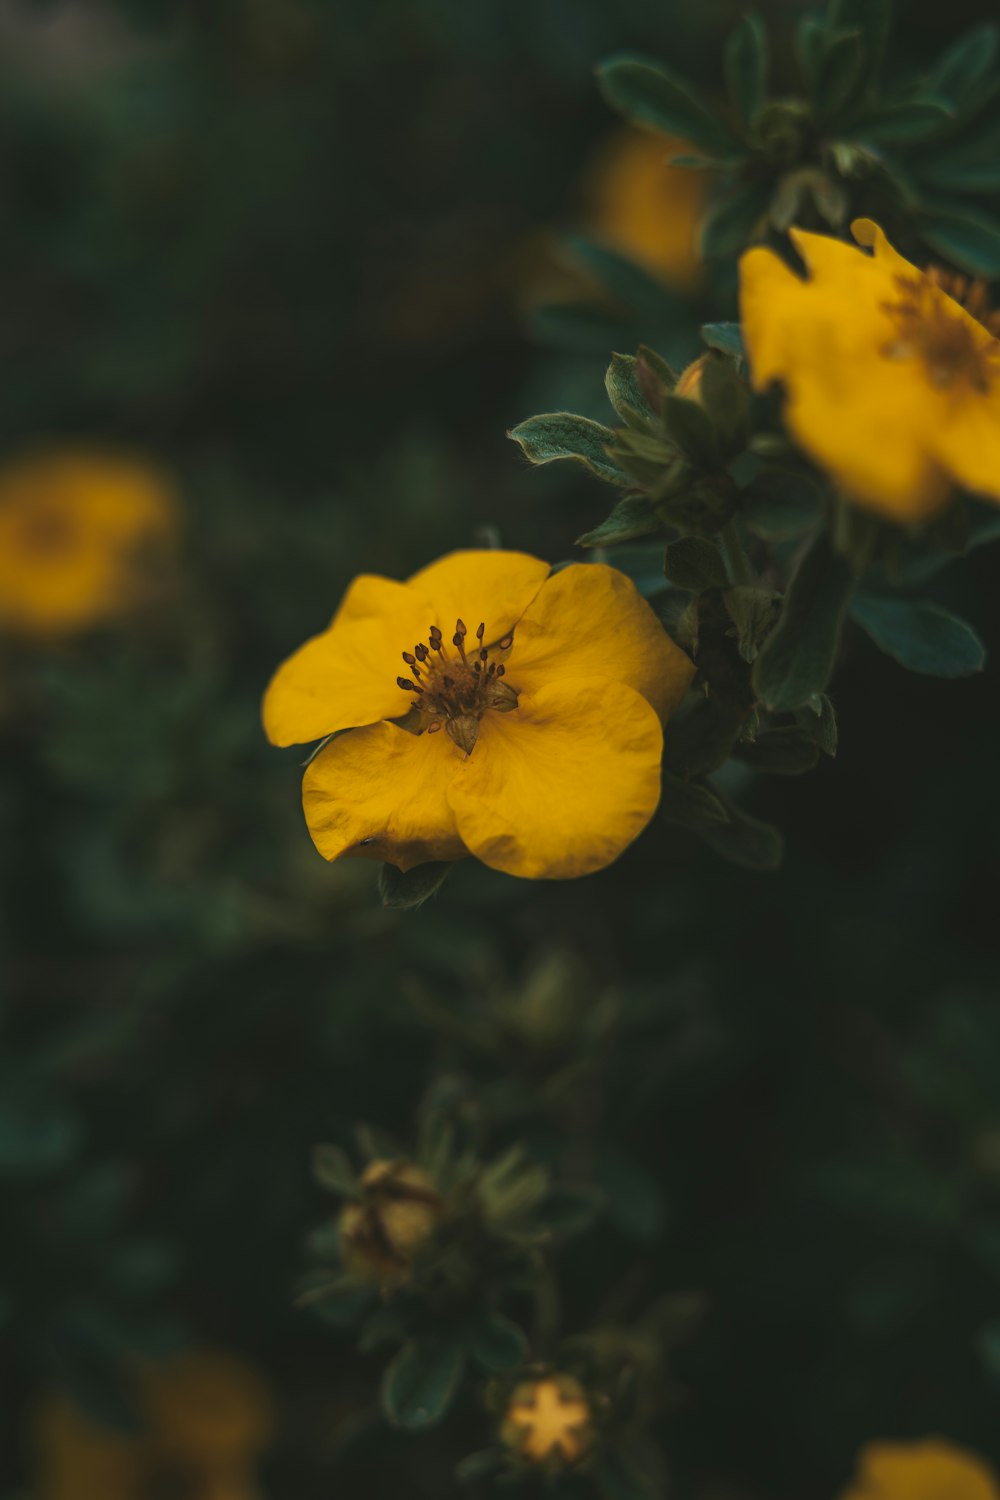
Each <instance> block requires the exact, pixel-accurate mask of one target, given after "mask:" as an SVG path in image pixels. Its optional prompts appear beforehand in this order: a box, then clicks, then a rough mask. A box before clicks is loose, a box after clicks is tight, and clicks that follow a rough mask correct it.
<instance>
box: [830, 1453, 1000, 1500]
mask: <svg viewBox="0 0 1000 1500" xmlns="http://www.w3.org/2000/svg"><path fill="white" fill-rule="evenodd" d="M840 1500H1000V1484H998V1482H997V1476H996V1474H995V1473H994V1472H993V1470H992V1469H991V1468H990V1466H989V1465H988V1464H987V1463H984V1461H983V1460H982V1459H981V1458H977V1457H976V1455H975V1454H974V1453H968V1452H966V1450H965V1449H964V1448H958V1447H956V1446H955V1445H954V1444H953V1443H949V1442H946V1441H945V1440H944V1439H943V1438H925V1439H924V1440H923V1441H922V1442H916V1443H869V1445H868V1446H867V1447H866V1448H864V1449H862V1451H861V1454H860V1456H859V1459H858V1472H857V1476H856V1478H855V1479H854V1481H853V1483H852V1484H850V1485H849V1486H848V1488H847V1489H846V1490H844V1492H843V1493H842V1494H841V1496H840Z"/></svg>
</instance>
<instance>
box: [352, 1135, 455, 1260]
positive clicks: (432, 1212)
mask: <svg viewBox="0 0 1000 1500" xmlns="http://www.w3.org/2000/svg"><path fill="white" fill-rule="evenodd" d="M361 1188H362V1199H361V1201H360V1202H358V1203H347V1204H345V1205H344V1208H343V1210H342V1212H341V1215H340V1238H341V1244H342V1246H343V1256H344V1263H345V1265H346V1266H347V1267H348V1269H349V1270H352V1271H354V1272H356V1273H357V1274H358V1275H360V1276H363V1277H364V1278H365V1279H367V1280H370V1281H375V1282H383V1283H384V1282H393V1281H395V1282H399V1281H405V1280H406V1277H407V1273H408V1271H409V1268H410V1266H411V1265H412V1264H413V1261H414V1260H415V1259H416V1257H417V1255H418V1254H419V1253H420V1251H421V1250H422V1249H423V1247H424V1246H425V1245H426V1244H427V1242H428V1240H429V1239H430V1238H431V1235H432V1234H433V1233H434V1230H435V1229H436V1228H437V1225H438V1221H439V1220H440V1218H441V1208H442V1204H441V1197H440V1194H439V1193H438V1191H437V1188H436V1187H435V1186H434V1183H433V1182H432V1181H431V1179H430V1178H429V1177H428V1175H427V1173H426V1172H425V1171H423V1170H422V1168H420V1167H418V1166H416V1165H414V1163H413V1162H406V1161H373V1162H372V1163H371V1164H370V1165H369V1166H367V1167H366V1168H365V1170H364V1172H363V1173H362V1175H361Z"/></svg>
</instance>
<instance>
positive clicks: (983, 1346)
mask: <svg viewBox="0 0 1000 1500" xmlns="http://www.w3.org/2000/svg"><path fill="white" fill-rule="evenodd" d="M976 1348H977V1349H978V1351H979V1358H980V1359H981V1360H982V1362H983V1366H984V1368H985V1370H986V1373H987V1374H988V1375H989V1377H990V1379H991V1380H993V1381H994V1382H995V1383H996V1384H997V1385H1000V1318H994V1319H993V1320H992V1322H989V1323H984V1324H983V1326H982V1328H980V1330H979V1332H978V1333H977V1335H976Z"/></svg>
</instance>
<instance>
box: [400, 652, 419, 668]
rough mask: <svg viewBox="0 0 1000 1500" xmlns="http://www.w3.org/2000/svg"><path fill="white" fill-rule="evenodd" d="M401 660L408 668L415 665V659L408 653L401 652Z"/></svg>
mask: <svg viewBox="0 0 1000 1500" xmlns="http://www.w3.org/2000/svg"><path fill="white" fill-rule="evenodd" d="M403 660H404V661H405V662H406V665H407V666H408V667H415V666H416V665H417V658H416V657H415V656H413V655H412V654H411V652H409V651H404V652H403Z"/></svg>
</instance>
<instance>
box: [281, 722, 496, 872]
mask: <svg viewBox="0 0 1000 1500" xmlns="http://www.w3.org/2000/svg"><path fill="white" fill-rule="evenodd" d="M460 759H461V752H460V751H459V750H457V749H456V748H455V746H454V745H453V744H452V742H451V740H450V739H449V738H448V736H447V734H419V735H417V734H409V733H408V732H407V731H406V730H405V729H400V728H398V726H397V725H395V724H371V725H369V726H368V727H367V728H364V729H353V730H351V731H350V733H348V734H342V735H338V736H337V738H336V739H335V740H332V741H331V742H330V744H329V745H326V746H325V747H324V748H323V749H322V750H321V751H320V753H319V754H318V755H317V756H316V758H315V760H313V761H311V762H310V763H309V765H308V766H307V767H306V773H305V776H304V777H303V780H302V806H303V809H304V811H305V816H306V823H307V824H308V827H309V832H310V833H311V834H312V839H313V843H314V844H315V845H316V848H317V849H318V850H319V852H320V854H322V856H323V858H324V859H331V860H333V859H340V858H341V857H342V856H343V855H345V854H360V855H364V856H365V857H366V858H368V859H383V860H388V862H389V863H390V864H393V865H396V866H397V868H398V869H400V870H404V871H406V870H410V869H412V868H413V866H414V865H422V864H425V863H426V862H427V861H428V860H431V859H460V858H461V857H462V855H463V854H465V853H467V852H468V851H467V850H466V848H465V846H464V844H463V843H462V840H461V839H460V838H459V836H458V832H457V829H456V826H455V816H454V813H453V812H452V810H451V807H450V806H449V803H448V800H447V797H446V794H445V789H446V786H447V781H448V776H449V772H450V770H451V769H452V768H453V767H454V766H456V765H457V764H459V762H460Z"/></svg>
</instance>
